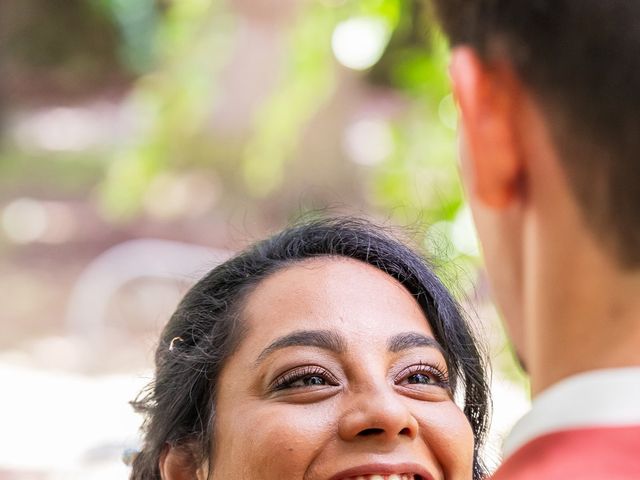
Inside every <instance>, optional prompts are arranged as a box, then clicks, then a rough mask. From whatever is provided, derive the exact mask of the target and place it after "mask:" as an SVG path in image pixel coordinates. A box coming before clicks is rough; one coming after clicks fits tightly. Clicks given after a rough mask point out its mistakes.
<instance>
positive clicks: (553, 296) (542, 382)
mask: <svg viewBox="0 0 640 480" xmlns="http://www.w3.org/2000/svg"><path fill="white" fill-rule="evenodd" d="M592 247H593V245H589V244H588V243H587V242H581V241H577V242H576V244H575V249H574V251H573V252H572V253H570V252H568V251H567V252H564V254H561V255H558V251H555V252H554V254H552V252H546V253H544V252H543V254H546V255H548V256H547V259H546V261H543V262H541V263H540V265H542V267H541V268H540V269H538V271H537V272H534V273H535V276H536V278H535V279H534V280H532V284H533V285H534V287H532V290H531V293H532V295H531V298H532V299H533V300H532V302H531V303H530V305H529V308H528V311H527V320H526V328H527V330H528V331H527V332H526V334H527V339H528V344H527V357H528V365H527V366H528V369H529V373H530V374H531V380H532V392H533V395H534V396H535V395H536V394H538V393H539V392H541V391H543V390H545V389H546V388H548V387H549V386H551V385H553V384H555V383H557V382H558V381H560V380H562V379H564V378H566V377H568V376H571V375H575V374H578V373H583V372H587V371H591V370H599V369H604V368H619V367H629V366H640V272H638V271H636V272H629V271H625V270H623V269H620V268H619V267H618V266H617V265H615V264H614V262H612V261H611V260H610V259H609V258H608V257H606V256H605V255H604V254H603V253H602V251H601V250H597V249H594V248H592ZM554 257H555V260H556V261H555V262H553V261H549V260H553V259H554ZM562 257H564V258H562ZM538 260H541V259H538Z"/></svg>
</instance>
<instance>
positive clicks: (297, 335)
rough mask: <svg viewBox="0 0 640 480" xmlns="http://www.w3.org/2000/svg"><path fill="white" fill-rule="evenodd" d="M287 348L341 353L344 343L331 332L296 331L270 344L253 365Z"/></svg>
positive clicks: (338, 336) (344, 346) (344, 347)
mask: <svg viewBox="0 0 640 480" xmlns="http://www.w3.org/2000/svg"><path fill="white" fill-rule="evenodd" d="M287 347H318V348H323V349H325V350H330V351H332V352H334V353H343V352H344V351H345V350H346V342H345V341H344V339H343V338H342V337H341V336H340V335H339V334H338V333H336V332H333V331H331V330H296V331H295V332H291V333H289V334H287V335H284V336H282V337H279V338H276V339H275V340H274V341H273V342H271V343H270V344H269V346H268V347H267V348H265V349H264V350H263V351H262V352H261V353H260V355H258V358H257V359H256V361H255V364H256V365H258V364H259V363H261V362H262V361H263V360H264V359H265V357H267V356H268V355H270V354H271V353H273V352H275V351H276V350H280V349H283V348H287Z"/></svg>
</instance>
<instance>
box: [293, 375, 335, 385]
mask: <svg viewBox="0 0 640 480" xmlns="http://www.w3.org/2000/svg"><path fill="white" fill-rule="evenodd" d="M326 384H327V382H326V380H325V379H324V378H322V377H320V376H318V375H312V376H309V377H304V378H300V379H298V380H296V381H294V382H291V383H290V384H289V387H290V388H291V387H313V386H316V385H326Z"/></svg>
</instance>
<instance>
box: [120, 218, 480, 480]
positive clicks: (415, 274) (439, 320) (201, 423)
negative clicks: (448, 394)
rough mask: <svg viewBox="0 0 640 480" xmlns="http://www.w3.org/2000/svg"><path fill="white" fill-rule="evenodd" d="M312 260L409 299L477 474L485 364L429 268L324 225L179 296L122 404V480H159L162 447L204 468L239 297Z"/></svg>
mask: <svg viewBox="0 0 640 480" xmlns="http://www.w3.org/2000/svg"><path fill="white" fill-rule="evenodd" d="M319 256H342V257H347V258H351V259H355V260H359V261H361V262H364V263H367V264H369V265H372V266H374V267H376V268H378V269H380V270H382V271H383V272H385V273H387V274H388V275H390V276H392V277H393V278H395V279H396V280H398V281H399V282H400V283H401V284H402V285H404V287H405V288H406V289H407V290H408V291H409V292H411V293H412V294H413V295H414V297H415V298H416V300H417V301H418V303H419V304H420V307H421V309H422V311H423V312H424V314H425V316H426V318H427V319H428V320H429V323H430V326H431V328H432V330H433V332H434V335H435V337H436V339H437V340H438V342H439V343H440V344H441V345H442V347H443V349H444V354H445V358H446V362H447V365H448V367H449V371H450V377H451V382H452V388H453V389H455V388H456V384H457V386H458V389H460V390H459V391H462V392H463V398H464V413H465V415H466V417H467V419H468V420H469V423H470V424H471V427H472V430H473V434H474V438H475V455H474V479H475V480H478V479H480V478H482V477H483V476H484V475H485V473H486V470H485V468H484V465H483V463H482V460H481V458H480V455H479V449H480V448H481V446H482V445H483V442H484V439H485V435H486V432H487V429H488V418H489V402H490V400H489V390H488V386H487V376H486V369H485V366H486V362H485V356H484V355H483V354H481V349H480V348H479V345H478V342H477V340H476V339H475V338H474V334H473V332H472V331H471V329H470V327H469V325H468V324H467V322H466V321H465V318H464V316H463V315H462V313H461V309H460V307H459V305H458V304H457V302H456V301H455V300H454V298H453V297H452V296H451V294H450V293H449V292H448V291H447V289H446V288H445V287H444V285H443V284H442V283H441V282H440V280H439V279H438V278H437V277H436V275H435V274H434V272H433V270H432V268H431V267H430V266H429V264H428V263H427V262H426V261H425V260H424V259H423V258H422V257H421V256H420V255H419V254H417V253H416V252H415V251H413V250H412V249H411V248H409V247H407V246H406V245H405V244H404V243H403V242H401V241H399V240H397V239H396V238H395V237H393V236H392V235H391V234H389V233H387V232H386V231H385V230H384V229H382V228H380V227H376V226H374V225H372V224H371V223H369V222H366V221H363V220H357V219H352V218H339V219H335V218H334V219H323V220H313V221H307V222H304V223H300V224H298V225H296V226H293V227H291V228H288V229H286V230H284V231H283V232H281V233H279V234H277V235H275V236H273V237H271V238H269V239H267V240H264V241H262V242H260V243H257V244H256V245H254V246H252V247H250V248H249V249H247V250H245V251H244V252H242V253H240V254H238V255H237V256H235V257H233V258H231V259H230V260H228V261H226V262H224V263H223V264H221V265H219V266H218V267H216V268H214V269H213V270H212V271H211V272H209V273H208V274H207V275H206V276H205V277H204V278H203V279H202V280H200V281H199V282H198V283H197V284H196V285H195V286H194V287H193V288H191V290H190V291H189V292H188V293H187V294H186V296H185V297H184V299H183V300H182V301H181V303H180V305H179V306H178V308H177V310H176V312H175V313H174V314H173V316H172V317H171V319H170V320H169V323H168V324H167V325H166V327H165V328H164V331H163V332H162V335H161V338H160V343H159V345H158V348H157V351H156V357H155V363H156V370H155V381H154V382H153V383H152V384H150V385H149V386H148V387H147V388H146V389H145V390H143V391H142V392H141V394H140V395H139V396H138V398H137V399H136V400H135V401H134V402H132V404H133V405H134V407H135V408H136V410H137V411H139V412H141V413H142V414H144V416H145V422H144V425H143V432H144V444H143V447H142V449H141V451H140V452H139V453H138V454H137V456H136V458H135V460H134V461H133V470H132V473H131V479H132V480H158V479H160V478H161V477H160V470H159V460H160V457H161V455H162V452H163V450H164V449H165V446H166V445H171V446H173V447H185V446H190V447H191V450H193V448H192V447H193V446H194V445H195V446H196V451H197V452H196V453H195V454H194V453H193V452H192V455H193V461H194V462H198V465H200V464H202V463H203V462H205V461H207V460H208V459H209V452H211V451H212V445H213V442H214V441H215V439H214V438H213V436H212V432H213V424H214V419H215V415H216V400H215V396H216V387H217V383H218V377H219V375H220V372H221V370H222V367H223V366H224V364H225V362H226V361H227V359H228V358H229V356H230V355H233V352H234V350H235V348H236V347H237V346H238V344H239V343H240V342H241V341H242V338H243V326H242V318H241V315H239V311H240V310H241V307H242V305H243V303H244V300H245V299H246V297H247V294H248V293H249V292H250V291H251V290H252V289H253V288H255V287H256V286H257V285H258V284H259V283H260V282H261V281H262V280H264V279H265V278H266V277H268V276H269V275H272V274H273V273H275V272H277V271H278V270H281V269H283V268H286V267H287V266H289V265H291V264H293V263H295V262H299V261H303V260H306V259H309V258H313V257H319ZM176 339H177V340H176ZM172 341H173V343H172Z"/></svg>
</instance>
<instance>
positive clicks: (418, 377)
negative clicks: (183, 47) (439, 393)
mask: <svg viewBox="0 0 640 480" xmlns="http://www.w3.org/2000/svg"><path fill="white" fill-rule="evenodd" d="M407 383H410V384H418V385H429V384H432V383H435V382H434V381H433V379H432V378H430V377H429V376H428V375H425V374H423V373H414V374H413V375H409V376H408V377H407Z"/></svg>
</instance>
